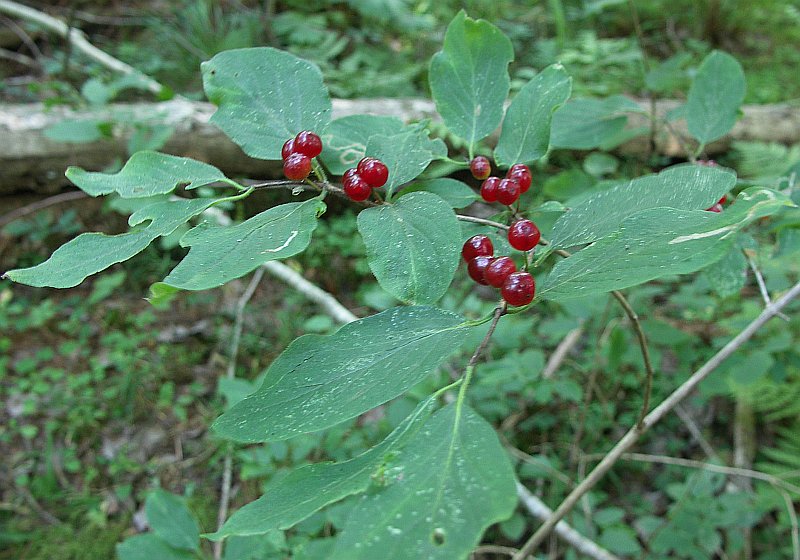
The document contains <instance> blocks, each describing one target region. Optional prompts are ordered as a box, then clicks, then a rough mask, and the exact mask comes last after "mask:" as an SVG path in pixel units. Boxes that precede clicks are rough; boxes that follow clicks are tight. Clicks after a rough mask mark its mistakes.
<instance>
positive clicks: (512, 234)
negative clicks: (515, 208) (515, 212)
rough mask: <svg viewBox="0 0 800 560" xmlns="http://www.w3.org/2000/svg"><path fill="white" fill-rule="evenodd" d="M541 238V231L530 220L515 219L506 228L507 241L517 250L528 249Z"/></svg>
mask: <svg viewBox="0 0 800 560" xmlns="http://www.w3.org/2000/svg"><path fill="white" fill-rule="evenodd" d="M541 238H542V232H540V231H539V228H538V227H536V224H534V223H533V222H532V221H530V220H517V221H516V222H514V223H513V224H511V227H510V228H508V242H509V243H510V244H511V246H512V247H514V249H516V250H517V251H530V250H531V249H533V248H534V247H536V245H538V244H539V240H540V239H541Z"/></svg>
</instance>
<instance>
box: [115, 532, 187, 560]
mask: <svg viewBox="0 0 800 560" xmlns="http://www.w3.org/2000/svg"><path fill="white" fill-rule="evenodd" d="M117 557H118V558H119V560H155V559H156V558H157V559H158V560H195V559H196V556H195V555H194V553H192V552H189V551H187V550H180V549H176V548H172V547H171V546H169V545H168V544H167V543H165V542H164V541H163V540H161V539H160V538H158V537H157V536H156V535H154V534H152V533H146V534H144V535H136V536H134V537H130V538H127V539H125V540H124V541H122V542H121V543H119V544H118V545H117Z"/></svg>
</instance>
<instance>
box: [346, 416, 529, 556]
mask: <svg viewBox="0 0 800 560" xmlns="http://www.w3.org/2000/svg"><path fill="white" fill-rule="evenodd" d="M516 504H517V495H516V486H515V479H514V471H513V469H512V468H511V463H510V462H509V460H508V456H507V455H506V452H505V450H504V449H503V447H502V446H501V445H500V442H499V440H498V439H497V435H496V434H495V432H494V430H493V429H492V427H491V426H490V425H489V424H488V423H487V422H486V421H485V420H484V419H483V418H481V417H480V416H478V415H477V414H476V413H475V412H473V411H472V410H471V409H470V408H469V407H467V406H458V405H456V403H453V404H450V405H448V406H447V407H445V408H443V409H442V410H440V411H438V412H437V413H436V414H434V415H433V417H431V419H430V420H429V421H428V422H427V423H426V424H425V426H424V427H423V428H422V429H421V430H420V431H419V432H417V434H416V435H415V436H414V438H413V439H412V440H411V441H409V442H408V444H406V446H405V447H404V448H403V450H402V451H401V452H400V453H399V455H398V456H397V457H396V458H393V459H390V460H389V462H388V465H387V468H386V479H385V486H383V487H381V486H378V487H376V488H375V490H374V491H373V492H369V493H367V494H365V495H364V497H362V498H360V500H359V501H358V502H356V505H355V506H354V508H353V512H352V513H351V514H350V517H349V518H348V520H347V523H346V524H345V526H344V528H343V529H342V532H341V534H340V536H339V538H338V539H337V544H336V548H335V549H334V553H333V555H332V560H345V559H346V560H359V559H365V560H366V559H370V560H371V559H373V558H381V559H385V560H395V559H397V560H399V559H409V560H410V559H418V558H425V559H426V560H437V559H441V560H458V559H462V558H467V556H468V555H469V553H470V552H471V551H472V550H473V549H474V548H475V546H476V545H477V544H478V542H480V538H481V535H482V534H483V532H484V531H485V530H486V528H487V527H488V526H489V525H491V524H493V523H496V522H498V521H502V520H504V519H506V518H508V517H510V516H511V514H512V513H513V512H514V508H515V507H516Z"/></svg>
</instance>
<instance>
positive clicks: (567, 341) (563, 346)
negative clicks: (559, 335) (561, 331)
mask: <svg viewBox="0 0 800 560" xmlns="http://www.w3.org/2000/svg"><path fill="white" fill-rule="evenodd" d="M583 329H584V327H583V320H581V322H580V324H579V325H578V326H577V327H575V328H574V329H572V330H571V331H569V332H568V333H567V336H565V337H564V339H563V340H562V341H561V342H559V343H558V346H556V349H555V351H554V352H553V355H552V356H550V359H549V360H547V365H546V366H545V367H544V370H543V371H542V378H544V379H550V378H551V377H553V374H554V373H555V372H556V371H557V370H558V368H559V367H561V364H562V362H563V361H564V359H565V358H566V357H567V354H569V351H570V350H572V348H573V347H574V346H575V345H576V344H578V342H580V340H581V336H582V335H583Z"/></svg>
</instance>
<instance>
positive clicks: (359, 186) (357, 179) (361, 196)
mask: <svg viewBox="0 0 800 560" xmlns="http://www.w3.org/2000/svg"><path fill="white" fill-rule="evenodd" d="M342 186H343V188H344V194H346V195H347V196H348V197H349V198H350V200H355V201H356V202H361V201H362V200H367V199H368V198H369V195H370V194H371V193H372V187H370V186H369V185H368V184H367V182H366V181H365V180H364V179H363V178H362V177H361V176H360V175H359V174H358V172H356V170H355V169H348V170H347V171H346V172H345V174H344V177H342Z"/></svg>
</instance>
